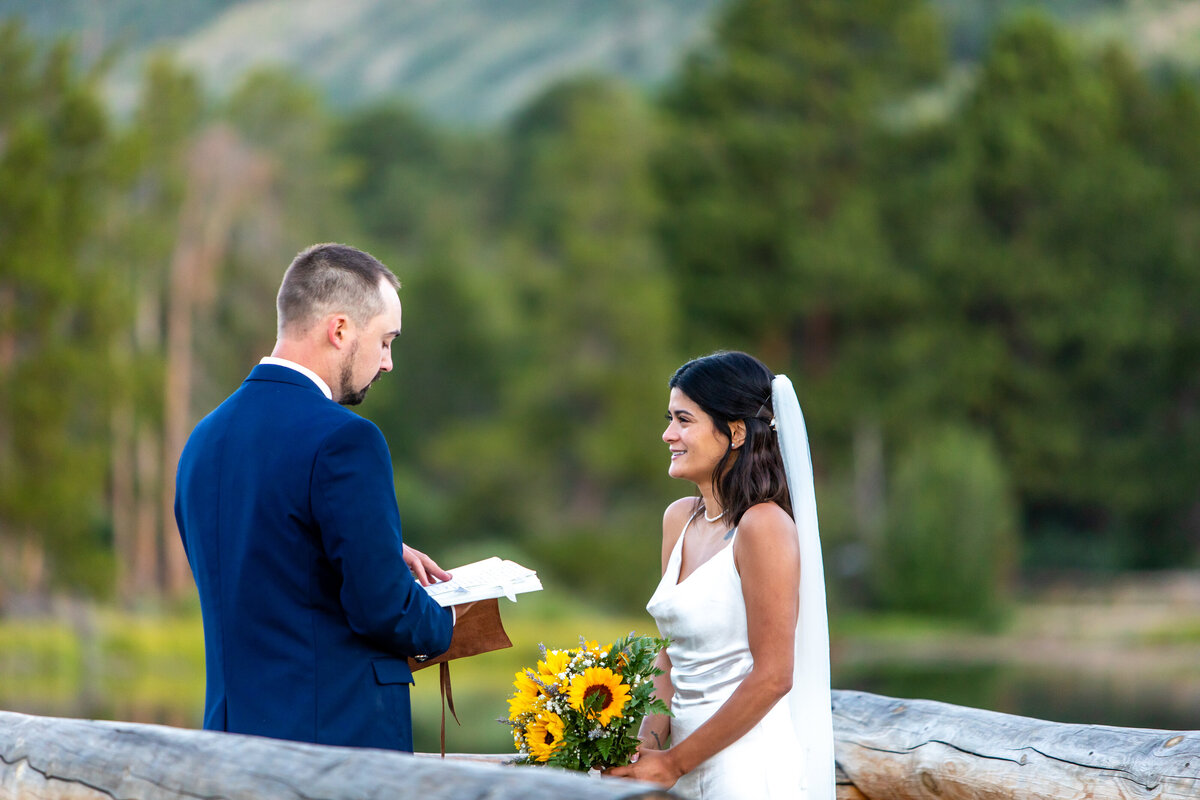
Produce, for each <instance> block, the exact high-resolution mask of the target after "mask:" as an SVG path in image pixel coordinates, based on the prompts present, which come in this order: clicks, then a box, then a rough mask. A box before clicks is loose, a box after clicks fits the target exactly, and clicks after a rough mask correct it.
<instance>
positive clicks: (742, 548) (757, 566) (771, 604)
mask: <svg viewBox="0 0 1200 800" xmlns="http://www.w3.org/2000/svg"><path fill="white" fill-rule="evenodd" d="M734 548H735V549H734V558H735V560H736V563H737V566H738V572H739V574H740V575H741V578H742V595H743V597H744V598H745V600H746V622H747V625H748V628H749V640H750V641H749V643H750V653H751V655H752V656H753V657H754V666H753V667H752V668H751V670H750V672H749V674H747V675H746V678H745V679H744V680H743V681H742V683H741V685H740V686H739V687H738V688H737V689H736V690H735V691H734V693H733V694H732V695H730V697H729V699H728V700H726V701H725V703H723V704H722V705H721V707H720V708H719V709H717V711H716V713H715V714H713V715H712V717H711V718H709V720H708V721H707V722H705V723H704V724H703V725H701V726H700V727H699V728H697V729H696V731H695V732H694V733H692V735H690V736H689V737H688V738H687V739H685V740H684V741H682V742H680V743H678V744H675V745H672V747H671V748H670V749H668V750H664V751H661V752H659V751H654V750H642V751H641V752H640V755H639V757H638V760H637V762H635V763H634V764H631V765H630V766H628V767H619V768H616V769H612V770H610V771H609V774H611V775H619V776H623V777H628V778H637V779H639V780H645V781H651V782H654V783H660V784H662V785H664V786H668V787H669V786H672V785H674V783H675V781H677V780H678V779H679V777H680V776H681V775H683V774H684V773H686V772H690V771H691V770H693V769H695V768H696V767H697V766H698V765H699V764H700V763H701V762H703V761H705V760H706V759H708V758H710V757H712V756H713V755H715V754H716V753H718V752H720V751H721V750H723V749H724V748H726V747H728V746H729V745H731V744H733V743H734V742H735V741H737V740H738V739H740V738H741V737H742V736H744V735H745V734H746V732H748V731H749V730H750V729H751V728H753V727H754V726H755V725H756V724H757V723H758V722H759V721H760V720H762V718H763V717H764V716H766V714H767V712H768V711H770V710H771V708H772V707H773V706H774V705H775V704H776V703H777V702H779V700H780V699H781V698H782V697H783V696H784V695H786V694H787V692H788V690H789V689H790V688H791V686H792V662H793V659H794V657H795V653H794V649H795V637H796V619H797V616H798V614H799V608H798V606H799V581H800V550H799V545H798V544H797V541H796V528H795V523H793V522H792V519H791V517H790V516H788V514H787V512H785V511H784V510H783V509H781V508H779V506H776V505H774V504H762V505H758V506H755V507H754V508H752V509H750V510H749V511H747V512H746V514H745V515H744V516H743V517H742V521H741V524H740V525H739V527H738V537H737V541H735V542H734Z"/></svg>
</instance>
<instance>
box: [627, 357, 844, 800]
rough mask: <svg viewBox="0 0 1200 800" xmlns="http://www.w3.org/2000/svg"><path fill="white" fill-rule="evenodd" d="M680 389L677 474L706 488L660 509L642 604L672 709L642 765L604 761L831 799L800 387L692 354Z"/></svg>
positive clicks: (713, 788) (719, 788)
mask: <svg viewBox="0 0 1200 800" xmlns="http://www.w3.org/2000/svg"><path fill="white" fill-rule="evenodd" d="M670 387H671V395H670V401H669V411H668V414H667V419H668V425H667V429H666V431H665V432H664V433H663V441H665V442H666V443H667V446H668V447H669V448H670V453H671V465H670V468H669V470H668V472H669V474H670V475H671V476H672V477H674V478H680V479H682V480H687V481H690V482H692V483H694V484H696V487H697V489H699V497H686V498H683V499H681V500H677V501H675V502H674V503H672V504H671V505H670V506H669V507H668V508H667V510H666V513H665V514H664V516H663V547H662V563H663V576H662V581H661V582H660V583H659V585H658V589H657V590H656V591H655V592H654V595H653V596H652V597H651V598H650V602H649V603H648V604H647V606H646V609H647V610H648V611H649V612H650V613H651V614H652V615H653V616H654V618H655V621H656V622H657V623H658V627H659V631H660V633H661V634H662V635H663V636H665V637H667V638H669V639H670V640H671V644H670V646H669V647H668V648H667V649H666V650H665V651H664V652H663V653H662V654H660V656H659V663H658V666H659V667H660V668H661V669H662V670H663V672H664V674H663V675H661V676H659V677H658V678H657V679H656V680H655V684H656V685H655V689H656V692H657V694H658V696H659V697H661V698H663V699H664V700H668V702H669V704H670V706H671V711H672V713H673V716H672V717H667V716H653V717H648V718H647V719H646V720H645V721H644V722H643V724H642V729H641V732H640V736H641V741H642V746H641V748H640V749H639V751H638V755H637V756H636V760H635V761H634V763H633V764H631V765H629V766H626V767H617V768H614V769H612V770H609V772H608V774H610V775H618V776H622V777H629V778H636V779H639V780H644V781H651V782H654V783H658V784H661V785H663V786H665V787H669V788H672V787H673V790H674V791H675V792H677V793H679V794H681V795H683V796H685V797H691V798H694V800H710V799H711V800H736V799H737V798H755V799H756V800H764V799H769V800H779V798H806V800H832V798H833V796H834V783H833V733H832V722H831V714H830V695H829V632H828V624H827V620H826V616H825V581H824V576H823V573H822V567H821V550H820V540H819V537H818V533H817V510H816V500H815V497H814V495H813V480H812V464H811V460H810V457H809V451H808V437H807V434H806V432H805V427H804V417H803V414H802V413H801V412H800V406H799V404H798V403H797V401H796V395H795V391H794V390H793V389H792V384H791V382H790V381H789V380H788V379H787V377H785V376H783V375H780V376H774V375H773V374H772V373H771V371H770V370H769V369H767V367H766V366H765V365H763V364H762V362H760V361H758V360H757V359H755V358H753V357H752V356H749V355H746V354H745V353H738V352H718V353H714V354H712V355H709V356H705V357H703V358H698V359H694V360H692V361H689V362H688V363H686V364H684V365H683V366H682V367H680V368H679V369H678V370H677V371H676V372H675V374H674V376H672V378H671V380H670ZM789 487H790V491H789ZM668 742H669V746H668Z"/></svg>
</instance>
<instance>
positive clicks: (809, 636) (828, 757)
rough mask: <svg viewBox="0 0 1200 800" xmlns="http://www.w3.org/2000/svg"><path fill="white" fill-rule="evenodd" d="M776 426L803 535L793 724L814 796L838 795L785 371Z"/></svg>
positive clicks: (815, 538) (807, 466) (796, 407)
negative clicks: (835, 786)
mask: <svg viewBox="0 0 1200 800" xmlns="http://www.w3.org/2000/svg"><path fill="white" fill-rule="evenodd" d="M771 394H772V405H773V406H774V409H775V430H776V435H777V437H778V439H779V449H780V451H781V452H782V454H783V466H784V469H785V471H786V472H787V482H788V491H789V493H790V494H791V498H792V516H793V517H794V518H795V520H796V532H797V534H798V536H799V538H800V618H799V621H798V624H797V626H796V661H795V665H794V667H793V679H792V691H791V693H790V695H789V698H790V703H791V712H792V724H793V725H794V726H795V728H796V736H797V738H798V739H799V741H800V748H801V750H802V751H803V752H804V754H805V784H806V786H805V788H806V790H807V796H808V798H809V800H833V798H834V793H835V789H834V775H833V714H832V711H831V710H830V694H829V686H830V684H829V619H828V617H827V614H826V609H825V571H824V567H823V565H822V561H821V534H820V531H819V530H818V529H817V497H816V493H815V490H814V488H813V471H812V454H811V453H810V452H809V448H808V430H807V428H806V427H805V425H804V412H802V411H801V410H800V403H799V401H798V400H797V399H796V390H795V389H794V388H792V382H791V381H790V380H788V377H787V376H786V375H776V376H775V380H774V382H773V383H772V385H771Z"/></svg>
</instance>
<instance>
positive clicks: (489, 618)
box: [408, 598, 512, 758]
mask: <svg viewBox="0 0 1200 800" xmlns="http://www.w3.org/2000/svg"><path fill="white" fill-rule="evenodd" d="M506 647H512V641H511V640H509V638H508V634H507V633H505V631H504V623H503V622H501V620H500V603H499V601H498V600H497V599H496V598H492V599H490V600H480V601H479V602H477V603H475V605H474V606H473V607H472V608H471V610H470V611H468V612H467V613H466V614H465V615H463V618H462V619H460V620H457V621H456V622H455V625H454V634H453V636H452V637H451V639H450V648H449V649H448V650H446V652H444V653H442V654H441V655H440V656H434V657H433V658H424V659H422V658H410V659H409V660H408V665H409V667H410V668H411V669H412V671H413V672H416V671H417V670H420V669H424V668H425V667H431V666H433V665H434V664H440V665H441V669H440V670H439V671H440V672H441V675H440V678H441V693H442V734H441V746H442V749H441V754H442V758H445V757H446V708H447V707H449V709H450V713H451V714H452V715H453V716H454V721H455V722H458V714H457V713H456V712H455V710H454V695H453V694H452V693H451V691H450V662H451V661H452V660H453V659H456V658H466V657H467V656H475V655H479V654H480V653H490V652H491V651H492V650H503V649H504V648H506ZM459 724H460V725H461V724H462V723H461V722H459Z"/></svg>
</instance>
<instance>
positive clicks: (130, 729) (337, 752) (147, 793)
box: [0, 711, 674, 800]
mask: <svg viewBox="0 0 1200 800" xmlns="http://www.w3.org/2000/svg"><path fill="white" fill-rule="evenodd" d="M397 797H421V798H428V800H436V798H456V800H457V798H490V799H491V800H509V799H510V798H511V799H512V800H516V798H522V799H523V798H530V799H531V800H536V799H537V798H546V799H547V800H550V799H551V798H553V799H554V800H558V799H559V798H564V797H570V798H580V800H617V799H618V798H624V799H627V800H633V798H644V800H651V798H663V799H665V798H671V797H674V795H671V794H669V793H667V792H663V791H660V790H658V789H656V787H653V786H650V785H649V784H645V783H639V782H636V781H629V780H623V779H620V778H603V779H598V778H589V777H587V776H583V775H575V774H571V773H568V772H564V771H561V770H551V769H534V768H524V769H518V768H512V767H502V766H496V765H492V764H486V763H471V762H467V761H453V760H449V759H447V760H442V759H434V758H418V757H415V756H411V755H407V754H404V753H395V752H390V751H386V750H365V749H354V748H345V747H326V746H319V745H311V744H299V743H296V742H285V741H280V740H276V739H264V738H261V737H257V736H240V735H237V734H227V733H213V732H211V731H196V730H185V729H181V728H168V727H165V726H162V725H145V724H140V723H132V722H95V721H87V720H76V719H56V718H50V717H34V716H27V715H24V714H16V713H12V712H7V711H0V798H20V799H21V800H114V798H120V800H184V799H185V798H186V800H196V798H205V799H206V800H217V798H224V799H225V800H270V799H271V798H281V799H283V798H286V799H287V800H292V799H293V798H294V799H295V800H312V799H313V798H323V799H324V800H350V799H351V798H354V799H355V800H358V799H359V798H381V800H382V798H388V799H389V800H391V799H392V798H397Z"/></svg>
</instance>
